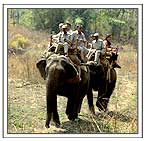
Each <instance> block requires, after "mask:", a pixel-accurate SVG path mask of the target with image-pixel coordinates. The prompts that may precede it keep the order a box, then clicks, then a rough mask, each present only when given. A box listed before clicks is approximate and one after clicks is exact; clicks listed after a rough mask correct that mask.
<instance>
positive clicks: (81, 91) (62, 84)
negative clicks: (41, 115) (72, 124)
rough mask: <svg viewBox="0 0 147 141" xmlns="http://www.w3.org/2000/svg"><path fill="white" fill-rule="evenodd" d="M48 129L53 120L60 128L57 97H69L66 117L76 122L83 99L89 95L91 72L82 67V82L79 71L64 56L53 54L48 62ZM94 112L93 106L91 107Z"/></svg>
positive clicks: (46, 124) (46, 68)
mask: <svg viewBox="0 0 147 141" xmlns="http://www.w3.org/2000/svg"><path fill="white" fill-rule="evenodd" d="M45 72H46V103H47V116H46V123H45V126H46V128H49V127H50V126H49V125H50V121H51V118H52V117H53V121H54V123H55V126H56V127H59V126H60V119H59V114H58V111H57V95H60V96H65V97H67V99H68V100H67V107H66V115H67V116H68V119H69V120H73V121H74V120H75V119H76V118H77V117H78V113H80V110H81V105H82V101H83V98H84V97H85V95H86V94H87V97H90V96H88V94H89V84H90V71H89V68H88V67H85V68H82V67H81V80H79V76H78V74H77V73H78V72H77V69H76V68H75V66H74V65H73V64H71V63H70V62H69V59H68V58H67V57H65V56H63V55H57V54H53V55H51V56H50V57H49V58H48V59H47V61H46V67H45ZM89 106H90V107H89V109H90V110H91V111H94V110H93V107H94V106H93V105H89Z"/></svg>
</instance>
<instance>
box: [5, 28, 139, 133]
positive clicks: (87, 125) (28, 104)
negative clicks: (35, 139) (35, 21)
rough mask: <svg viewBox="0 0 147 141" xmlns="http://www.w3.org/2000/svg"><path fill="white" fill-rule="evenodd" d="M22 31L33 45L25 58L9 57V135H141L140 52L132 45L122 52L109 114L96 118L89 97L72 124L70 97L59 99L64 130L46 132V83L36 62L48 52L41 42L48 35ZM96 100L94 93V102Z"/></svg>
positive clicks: (53, 128) (56, 129)
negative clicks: (138, 74)
mask: <svg viewBox="0 0 147 141" xmlns="http://www.w3.org/2000/svg"><path fill="white" fill-rule="evenodd" d="M19 28H20V27H19ZM17 30H18V29H17V28H16V29H13V30H12V29H11V31H10V33H11V34H10V36H9V37H10V38H11V36H12V32H13V35H14V33H16V34H17V33H18V32H16V31H17ZM18 31H19V33H20V32H21V34H23V35H24V36H27V37H28V38H29V39H30V41H31V45H32V46H30V47H28V49H27V51H26V52H25V54H23V55H16V56H13V55H11V56H9V58H8V80H9V81H8V133H68V134H73V133H89V134H90V133H137V131H138V126H137V124H138V123H137V121H138V119H137V116H138V115H137V53H136V50H134V49H133V47H132V46H125V47H124V50H122V51H121V52H120V55H119V63H120V65H121V66H122V69H120V70H118V69H117V74H118V81H117V84H116V88H115V90H114V92H113V95H112V97H111V99H110V103H109V106H108V108H109V112H106V113H103V112H102V113H100V112H99V111H98V110H97V109H96V112H97V116H95V117H93V116H92V115H91V114H90V113H89V111H88V105H87V99H86V97H85V98H84V101H83V105H82V109H81V113H80V115H79V119H77V120H76V121H74V122H71V121H69V120H68V119H67V117H66V115H65V107H66V98H64V97H58V111H59V116H60V120H61V127H60V128H55V127H54V126H51V128H50V129H46V128H45V127H44V124H45V115H46V102H45V100H46V97H45V82H44V81H43V79H42V78H41V77H40V74H39V72H38V70H37V69H36V66H35V63H36V61H37V58H39V56H40V55H41V52H43V50H44V49H45V47H44V45H42V42H41V41H43V40H46V42H47V38H46V37H45V36H44V37H42V35H45V33H40V32H39V33H38V32H36V31H35V32H31V33H30V31H28V30H27V29H21V28H20V29H19V30H18ZM23 31H24V32H23ZM26 32H28V34H27V33H26ZM39 37H41V38H42V39H41V40H40V39H39ZM39 40H40V42H39ZM96 97H97V92H94V102H96ZM95 108H96V107H95ZM51 125H53V123H52V124H51Z"/></svg>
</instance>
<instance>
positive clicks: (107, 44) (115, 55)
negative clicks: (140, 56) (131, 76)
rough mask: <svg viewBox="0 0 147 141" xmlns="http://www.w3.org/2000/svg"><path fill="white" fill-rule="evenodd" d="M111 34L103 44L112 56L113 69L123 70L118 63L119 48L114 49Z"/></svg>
mask: <svg viewBox="0 0 147 141" xmlns="http://www.w3.org/2000/svg"><path fill="white" fill-rule="evenodd" d="M111 38H112V35H111V34H107V35H106V37H105V39H104V41H103V43H104V48H105V49H106V52H107V53H109V54H110V55H111V57H110V63H112V67H113V68H121V66H120V65H119V64H118V63H117V58H118V53H117V52H118V50H117V48H114V47H112V44H111Z"/></svg>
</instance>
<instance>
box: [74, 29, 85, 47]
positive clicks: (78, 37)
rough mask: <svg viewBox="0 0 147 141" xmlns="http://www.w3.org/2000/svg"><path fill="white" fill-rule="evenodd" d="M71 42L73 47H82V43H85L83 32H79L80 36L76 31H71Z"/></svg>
mask: <svg viewBox="0 0 147 141" xmlns="http://www.w3.org/2000/svg"><path fill="white" fill-rule="evenodd" d="M71 42H72V44H73V46H75V45H77V46H83V45H84V43H85V42H86V38H85V35H84V33H83V32H81V33H80V34H79V33H78V31H77V30H76V31H73V33H72V34H71Z"/></svg>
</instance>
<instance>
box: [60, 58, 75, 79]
mask: <svg viewBox="0 0 147 141" xmlns="http://www.w3.org/2000/svg"><path fill="white" fill-rule="evenodd" d="M61 66H63V68H64V71H65V77H66V79H71V78H74V77H76V76H77V70H76V68H75V67H74V66H73V65H72V64H70V63H69V62H68V61H65V60H62V61H61Z"/></svg>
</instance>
